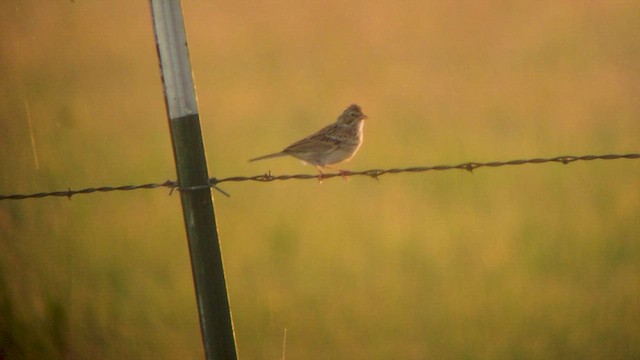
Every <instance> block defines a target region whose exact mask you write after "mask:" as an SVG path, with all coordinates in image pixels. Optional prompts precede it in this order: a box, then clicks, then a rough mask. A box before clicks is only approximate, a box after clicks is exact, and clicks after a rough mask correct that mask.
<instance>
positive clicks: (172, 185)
mask: <svg viewBox="0 0 640 360" xmlns="http://www.w3.org/2000/svg"><path fill="white" fill-rule="evenodd" d="M616 159H640V154H637V153H634V154H624V155H619V154H607V155H584V156H573V155H564V156H556V157H553V158H534V159H523V160H510V161H492V162H466V163H461V164H458V165H437V166H417V167H408V168H392V169H371V170H364V171H345V172H343V173H330V174H322V175H320V174H317V175H310V174H296V175H278V176H273V175H272V174H271V172H268V173H266V174H262V175H255V176H232V177H226V178H221V179H219V178H215V177H214V178H210V179H209V186H206V185H205V186H193V187H185V188H181V187H179V185H178V183H177V182H176V181H173V180H167V181H165V182H162V183H150V184H142V185H123V186H101V187H93V188H86V189H81V190H71V188H69V189H68V190H65V191H52V192H39V193H35V194H12V195H0V200H24V199H33V198H44V197H50V196H57V197H67V198H69V199H71V197H72V196H74V195H79V194H91V193H96V192H110V191H131V190H139V189H155V188H159V187H165V188H169V189H171V192H170V193H173V191H174V190H178V191H195V190H202V189H207V188H214V189H215V190H217V191H219V192H220V193H222V194H224V195H226V196H228V197H229V196H230V195H229V194H228V193H227V192H225V191H224V190H222V189H220V188H219V187H218V186H217V185H218V184H220V183H224V182H242V181H257V182H272V181H285V180H310V179H316V180H320V181H323V180H326V179H331V178H334V177H346V176H369V177H371V178H374V179H376V180H378V178H379V177H380V176H382V175H386V174H399V173H420V172H426V171H444V170H453V169H458V170H467V171H469V172H473V171H474V170H476V169H479V168H482V167H489V168H496V167H500V166H516V165H525V164H544V163H562V164H565V165H566V164H570V163H573V162H576V161H591V160H616Z"/></svg>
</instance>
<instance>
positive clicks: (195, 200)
mask: <svg viewBox="0 0 640 360" xmlns="http://www.w3.org/2000/svg"><path fill="white" fill-rule="evenodd" d="M170 123H171V133H172V138H173V149H174V153H175V159H176V166H177V170H178V183H179V184H180V187H181V188H189V187H194V186H195V187H200V186H202V187H203V188H202V189H199V190H188V191H181V192H180V199H181V200H182V209H183V214H184V223H185V226H186V228H187V237H188V239H189V253H190V255H191V268H192V270H193V278H194V282H195V288H196V297H197V302H198V310H199V314H200V326H201V330H202V336H203V340H204V346H205V353H206V355H207V359H237V354H236V348H235V339H234V334H233V324H232V321H231V312H230V309H229V301H228V298H227V288H226V281H225V276H224V268H223V264H222V254H221V252H220V246H219V239H218V230H217V225H216V217H215V213H214V208H213V200H212V197H211V189H209V188H208V185H209V176H208V174H207V166H206V159H205V155H204V154H205V153H204V146H203V143H202V134H201V130H200V121H199V117H198V115H188V116H185V117H182V118H178V119H171V120H170Z"/></svg>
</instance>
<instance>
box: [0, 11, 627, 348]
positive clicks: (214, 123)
mask: <svg viewBox="0 0 640 360" xmlns="http://www.w3.org/2000/svg"><path fill="white" fill-rule="evenodd" d="M146 5H147V4H145V3H138V4H133V3H131V2H120V3H113V2H110V3H109V5H108V6H107V5H106V4H90V3H85V2H68V3H51V4H49V3H47V4H44V3H42V2H35V1H34V2H25V1H10V2H5V3H3V5H0V9H2V11H0V22H1V23H2V24H3V31H4V35H3V37H2V39H1V40H0V46H1V50H2V51H1V52H0V53H1V54H2V55H1V56H2V57H1V58H0V75H1V76H2V79H3V81H2V86H0V99H1V100H0V133H1V134H2V141H0V158H1V159H2V160H1V161H0V193H3V194H7V193H25V192H26V193H28V192H38V191H49V190H62V189H66V188H67V187H68V186H71V187H72V188H81V187H87V186H94V185H120V184H129V183H145V182H154V181H163V180H165V179H167V178H174V177H175V176H174V170H173V163H172V160H173V159H172V154H171V147H170V143H169V137H168V131H167V130H168V127H167V125H166V120H165V113H164V104H163V100H162V90H161V86H160V80H159V76H158V75H159V72H158V69H157V60H156V58H155V57H156V55H155V49H154V46H153V34H152V31H151V27H150V23H151V22H150V16H149V9H148V6H146ZM184 6H185V16H186V22H187V30H188V35H189V45H190V51H191V55H192V63H193V68H194V74H195V80H196V84H197V90H198V96H199V105H200V110H201V115H202V127H203V131H204V134H205V144H206V146H207V151H208V154H207V155H208V161H209V163H210V171H211V173H212V175H214V176H220V177H224V176H232V175H252V174H257V173H262V172H266V171H267V170H271V171H272V172H273V173H274V174H285V173H300V172H309V173H312V172H313V171H314V169H313V168H311V167H303V166H301V165H300V164H299V162H298V161H296V160H293V159H278V160H273V161H271V162H263V163H254V164H249V163H248V162H246V159H248V158H251V157H253V156H257V155H260V154H262V153H267V152H269V151H276V150H279V149H280V148H282V147H283V146H285V145H287V144H288V143H290V142H291V141H293V140H296V139H298V138H299V137H301V136H304V135H306V134H307V133H309V132H311V131H314V130H316V129H317V128H319V127H321V126H323V125H325V124H326V123H328V122H330V121H332V120H333V119H334V118H335V117H336V116H337V115H338V114H339V112H340V111H341V110H342V108H343V107H344V106H346V105H348V104H350V103H352V102H357V103H359V104H360V105H362V107H363V109H364V111H365V113H367V114H368V115H369V117H370V119H369V120H368V122H367V124H366V128H365V132H366V136H365V144H364V146H363V148H362V150H361V152H360V154H358V156H357V157H356V158H355V159H354V160H353V161H352V163H350V164H348V165H347V167H349V168H351V169H354V170H356V169H357V170H363V169H368V168H385V167H402V166H411V165H435V164H454V163H459V162H464V161H491V160H510V159H515V158H527V157H538V156H541V157H545V156H555V155H564V154H574V155H582V154H587V153H626V152H638V151H639V150H640V148H639V147H638V145H639V144H640V142H639V141H638V139H639V137H640V121H638V119H639V118H640V108H638V98H640V87H639V83H638V76H637V75H638V74H637V64H638V63H639V61H640V48H639V47H638V42H637V40H636V39H637V34H638V33H639V31H640V21H638V17H637V16H636V14H638V12H639V11H640V8H639V4H637V3H634V2H625V1H618V2H607V3H606V4H605V3H602V4H577V3H574V2H570V1H567V2H553V3H540V2H521V3H518V4H508V3H502V2H498V1H495V2H490V3H481V4H475V5H472V4H464V5H462V4H456V3H452V2H438V3H432V4H424V3H422V2H405V3H397V2H386V3H384V2H383V3H376V4H371V3H369V2H350V3H348V4H347V3H341V2H322V3H313V4H309V3H300V2H293V1H289V2H279V3H273V2H247V3H243V2H230V3H219V2H208V1H194V2H187V3H185V5H184ZM25 101H26V102H27V104H28V106H29V112H30V114H31V121H32V124H33V135H34V138H35V140H36V151H37V152H38V158H39V168H36V167H35V165H34V162H33V154H32V150H31V145H30V138H29V130H28V122H27V118H26V115H25V113H26V111H25ZM639 176H640V167H639V166H638V164H637V161H632V160H616V161H596V162H588V163H587V162H584V163H575V164H572V165H569V166H561V165H552V164H549V165H535V166H533V165H532V166H520V167H513V168H500V169H480V170H478V171H476V172H475V173H474V174H469V173H465V172H462V171H449V172H432V173H425V174H414V175H410V174H405V175H391V176H385V177H383V178H381V180H380V181H375V180H370V179H366V178H360V177H357V178H353V179H351V180H350V181H348V182H343V181H341V180H339V179H333V180H331V181H325V182H324V183H323V184H321V185H319V184H318V183H317V182H315V181H287V182H275V183H270V184H254V183H225V184H224V185H223V186H222V187H223V188H224V189H225V190H227V191H229V192H230V193H231V194H232V198H230V199H227V198H224V197H220V196H217V197H216V212H217V215H218V217H219V219H218V224H219V231H220V235H221V239H222V248H223V254H224V260H225V266H226V271H227V280H228V286H229V292H230V298H231V305H232V309H233V317H234V323H235V329H236V335H237V343H238V350H239V353H240V356H241V357H242V358H246V359H277V358H279V357H280V355H281V350H282V349H281V347H282V336H283V329H284V328H286V329H287V358H290V359H296V358H297V359H390V358H395V359H425V358H444V359H448V358H490V359H512V358H558V359H563V358H584V359H590V358H591V359H602V358H607V359H624V358H637V357H639V356H640V345H638V344H640V336H639V334H640V303H639V301H638V299H639V294H640V287H639V284H640V269H639V267H638V264H639V263H640V246H639V243H638V239H640V221H638V214H639V213H640V205H639V204H640V190H639V189H640V188H639V187H638V184H639V182H638V179H639ZM179 206H180V204H179V198H178V197H177V196H175V195H174V196H171V197H169V196H167V192H166V191H163V190H149V191H143V190H140V191H136V192H127V193H109V194H94V195H81V196H78V197H74V198H73V199H72V200H71V201H67V200H66V199H58V198H55V199H54V198H51V199H41V200H27V201H20V202H9V201H4V202H2V203H0V275H1V276H0V309H1V310H0V312H1V314H2V315H1V316H0V332H2V334H3V335H2V340H1V341H2V342H0V353H3V352H4V354H8V356H9V358H63V357H65V358H95V357H96V356H97V357H99V358H105V359H110V358H114V359H115V358H123V357H125V358H166V359H175V358H198V357H202V348H201V343H200V338H199V336H200V334H199V328H198V322H197V314H196V310H195V306H194V305H195V300H194V295H193V288H192V280H191V273H190V265H189V259H188V252H187V248H186V239H185V238H184V230H183V225H182V216H181V212H180V207H179Z"/></svg>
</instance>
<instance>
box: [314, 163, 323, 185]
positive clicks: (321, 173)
mask: <svg viewBox="0 0 640 360" xmlns="http://www.w3.org/2000/svg"><path fill="white" fill-rule="evenodd" d="M316 169H318V172H319V173H320V175H319V176H318V180H319V181H320V184H322V180H323V179H324V173H323V172H322V169H321V168H320V166H319V165H316Z"/></svg>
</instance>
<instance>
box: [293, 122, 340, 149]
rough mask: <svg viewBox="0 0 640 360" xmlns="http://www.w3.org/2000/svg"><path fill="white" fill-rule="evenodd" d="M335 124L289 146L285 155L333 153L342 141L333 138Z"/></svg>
mask: <svg viewBox="0 0 640 360" xmlns="http://www.w3.org/2000/svg"><path fill="white" fill-rule="evenodd" d="M334 126H335V124H331V125H328V126H325V127H324V128H322V129H320V130H319V131H318V132H316V133H315V134H312V135H309V136H307V137H306V138H304V139H302V140H299V141H296V142H295V143H293V144H291V145H289V146H287V148H286V149H284V150H283V151H282V152H283V153H289V154H290V153H316V154H322V153H326V152H329V151H332V150H334V149H336V148H338V147H339V143H340V142H341V139H339V138H337V137H335V136H333V135H334V131H331V130H332V128H333V127H334Z"/></svg>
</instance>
